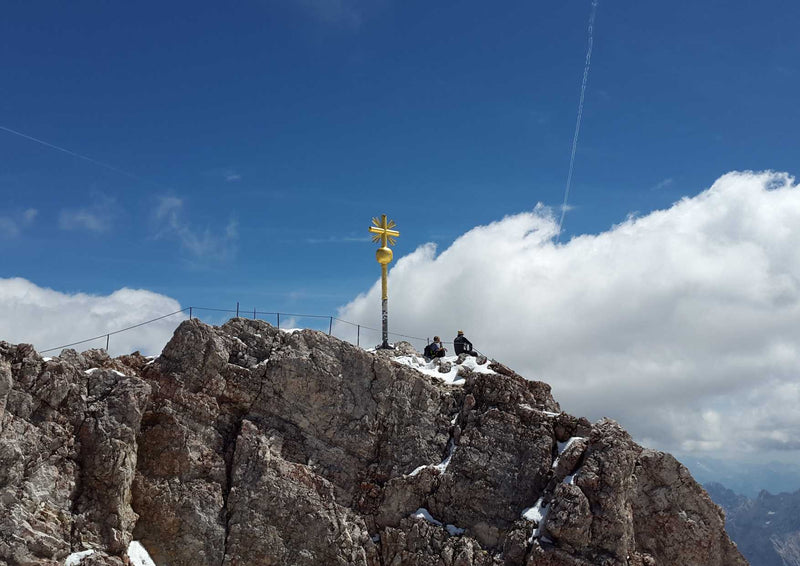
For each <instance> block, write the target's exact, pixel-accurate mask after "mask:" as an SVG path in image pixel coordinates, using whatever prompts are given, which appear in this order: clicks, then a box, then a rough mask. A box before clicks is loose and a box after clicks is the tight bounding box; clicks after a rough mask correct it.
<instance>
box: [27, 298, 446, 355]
mask: <svg viewBox="0 0 800 566" xmlns="http://www.w3.org/2000/svg"><path fill="white" fill-rule="evenodd" d="M184 313H188V315H189V320H191V319H193V318H201V316H198V313H199V314H201V315H202V314H203V313H212V314H210V315H209V316H208V317H202V318H213V317H214V316H215V315H214V314H213V313H218V314H217V315H216V316H217V317H218V316H219V315H223V316H224V315H233V316H235V317H237V318H239V317H243V318H253V319H257V320H264V321H266V322H269V323H271V324H272V323H274V325H275V327H276V328H278V329H281V328H282V329H284V330H288V329H294V328H309V329H312V330H319V331H322V332H326V333H327V334H328V335H330V336H336V337H337V338H341V339H343V340H347V341H348V342H352V343H354V344H355V345H356V346H359V347H361V345H362V344H372V343H375V344H380V342H381V340H382V331H381V329H378V328H374V327H371V326H368V325H364V324H358V323H356V322H351V321H349V320H342V319H340V318H337V317H335V316H330V315H319V314H298V313H283V312H278V311H260V310H258V309H256V308H254V309H252V310H249V309H243V308H240V306H239V303H236V308H235V309H221V308H211V307H194V306H192V307H186V308H183V309H181V310H177V311H175V312H171V313H168V314H165V315H162V316H159V317H156V318H152V319H150V320H145V321H142V322H140V323H137V324H134V325H131V326H127V327H125V328H120V329H118V330H114V331H111V332H106V333H104V334H99V335H97V336H93V337H92V338H86V339H84V340H78V341H76V342H71V343H69V344H63V345H61V346H55V347H53V348H47V349H45V350H40V353H42V354H44V353H47V352H54V351H56V350H62V349H64V348H71V347H72V346H78V345H80V344H87V343H89V342H94V341H97V340H102V339H105V342H106V344H105V349H106V351H108V347H109V345H110V341H111V337H112V336H114V335H115V334H120V333H123V332H127V331H129V330H133V329H135V328H139V327H142V326H145V325H148V324H152V323H154V322H157V321H159V320H163V319H165V318H169V317H172V316H177V315H180V314H184ZM389 337H390V338H392V337H393V338H396V339H399V340H405V341H408V342H411V343H412V345H414V346H422V347H424V346H425V345H427V344H430V342H431V339H430V337H426V338H422V337H420V336H410V335H408V334H401V333H398V332H389ZM445 343H446V344H452V342H445ZM421 349H422V348H420V350H421Z"/></svg>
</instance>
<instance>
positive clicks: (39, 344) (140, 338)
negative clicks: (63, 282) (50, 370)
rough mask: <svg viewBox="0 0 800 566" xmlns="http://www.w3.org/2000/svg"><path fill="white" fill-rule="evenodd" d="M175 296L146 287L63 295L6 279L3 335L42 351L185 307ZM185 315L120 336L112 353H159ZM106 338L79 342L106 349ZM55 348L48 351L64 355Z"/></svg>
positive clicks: (1, 295) (0, 298)
mask: <svg viewBox="0 0 800 566" xmlns="http://www.w3.org/2000/svg"><path fill="white" fill-rule="evenodd" d="M180 309H181V306H180V304H179V303H178V301H176V300H175V299H172V298H170V297H167V296H165V295H159V294H158V293H153V292H151V291H145V290H141V289H127V288H123V289H119V290H117V291H114V292H113V293H111V294H110V295H105V296H103V295H87V294H85V293H74V294H69V293H61V292H58V291H54V290H52V289H47V288H44V287H39V286H38V285H36V284H34V283H31V282H30V281H28V280H26V279H22V278H13V279H0V313H2V315H0V337H1V338H0V339H2V340H5V341H7V342H12V343H22V342H25V343H29V344H33V345H34V346H35V347H36V349H37V350H39V351H41V350H43V349H48V348H53V347H56V346H61V345H64V344H69V343H72V342H77V341H79V340H83V339H85V338H92V337H94V336H99V335H101V334H105V333H109V332H114V331H116V330H120V329H122V328H126V327H128V326H132V325H135V324H138V323H140V322H144V321H146V320H150V319H153V318H157V317H159V316H162V315H165V314H168V313H171V312H174V311H177V310H180ZM186 318H188V317H187V316H186V315H185V314H177V315H175V316H171V317H168V318H165V319H162V320H159V321H156V322H153V323H152V324H147V325H145V326H142V327H140V328H136V329H133V330H129V331H127V332H122V333H120V334H114V335H112V336H111V337H110V340H109V350H110V353H111V354H112V355H120V354H129V353H131V352H133V351H135V350H139V351H141V352H142V353H143V354H147V355H154V354H159V353H161V349H162V348H163V347H164V345H165V344H166V343H167V341H168V340H169V339H170V337H171V336H172V332H173V331H174V330H175V327H176V326H177V325H178V324H179V323H180V322H181V321H182V320H184V319H186ZM105 345H106V340H105V337H103V338H101V339H99V340H96V341H93V342H89V343H85V344H80V345H78V346H74V348H75V349H77V350H78V351H83V350H87V349H89V348H105ZM58 353H59V352H57V351H56V352H51V353H49V354H44V355H50V356H54V355H58Z"/></svg>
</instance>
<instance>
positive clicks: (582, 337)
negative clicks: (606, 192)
mask: <svg viewBox="0 0 800 566" xmlns="http://www.w3.org/2000/svg"><path fill="white" fill-rule="evenodd" d="M555 231H556V222H555V220H554V218H553V216H552V211H549V210H548V209H546V208H544V207H542V206H541V205H540V206H538V207H537V208H536V209H535V210H534V211H532V212H527V213H522V214H517V215H515V216H509V217H506V218H504V219H502V220H500V221H498V222H495V223H493V224H490V225H488V226H480V227H477V228H474V229H473V230H470V231H469V232H467V233H466V234H464V235H462V236H461V237H460V238H458V239H457V240H456V241H455V242H454V243H453V244H452V245H451V246H450V247H449V248H448V249H446V250H444V251H443V252H442V253H440V254H438V255H437V253H436V248H435V246H434V245H433V244H428V245H425V246H422V247H420V248H419V249H417V250H416V251H415V252H413V253H412V254H410V255H408V256H406V257H403V258H401V259H400V260H399V261H397V262H396V264H395V265H394V267H393V268H392V269H391V271H390V277H389V305H390V308H389V316H390V329H393V330H396V331H397V332H402V333H405V334H410V335H415V336H431V335H433V334H439V335H441V336H443V337H446V338H449V339H452V337H453V336H455V333H456V330H457V329H459V328H462V329H464V330H465V332H466V334H467V336H468V337H469V338H470V339H471V340H472V341H473V342H474V343H475V346H476V347H477V348H478V349H479V350H482V351H485V352H487V353H488V354H489V355H490V356H492V357H494V358H496V359H498V360H501V361H504V362H506V363H508V364H509V365H510V366H511V367H514V368H515V369H517V371H519V372H520V373H521V374H523V375H525V376H526V377H529V378H532V379H541V380H543V381H546V382H548V383H550V384H551V385H552V386H553V391H554V395H555V396H556V399H557V400H558V401H559V402H560V403H561V404H562V407H563V408H564V409H565V410H567V411H569V412H571V413H573V414H578V415H586V416H588V417H589V418H592V419H595V418H599V417H601V416H610V417H613V418H616V419H617V420H619V421H620V422H622V423H623V425H625V426H626V427H627V428H628V430H630V431H631V432H632V434H634V436H635V437H636V438H637V439H639V440H646V441H647V442H649V443H652V444H654V445H655V446H656V447H658V448H662V449H667V450H671V451H679V452H683V453H695V454H706V455H715V456H717V457H733V456H737V455H738V456H743V455H745V454H751V455H752V454H753V453H758V452H760V451H767V450H769V451H773V452H774V451H776V450H777V451H784V452H786V451H800V442H798V440H797V437H798V434H797V433H798V430H800V386H798V377H797V376H798V371H800V370H798V368H800V331H798V329H800V188H798V187H797V186H795V185H794V180H793V179H792V178H790V177H788V176H787V175H785V174H777V173H771V172H768V173H751V172H747V173H730V174H727V175H725V176H723V177H721V178H720V179H719V180H717V182H715V183H714V185H713V186H712V187H711V188H710V189H708V190H707V191H705V192H703V193H701V194H699V195H697V196H695V197H693V198H684V199H682V200H681V201H679V202H677V203H675V204H674V205H673V206H672V207H671V208H669V209H667V210H660V211H656V212H652V213H650V214H647V215H645V216H641V217H631V218H629V219H627V220H626V221H625V222H623V223H621V224H619V225H617V226H614V227H613V228H611V229H610V230H608V231H607V232H604V233H601V234H597V235H585V236H580V237H576V238H574V239H572V240H571V241H569V242H567V243H562V244H554V243H553V238H554V236H555ZM339 317H340V318H342V319H344V320H348V321H353V322H358V323H361V324H368V325H371V326H375V327H380V318H379V317H380V285H379V283H377V282H376V284H375V285H374V286H373V287H372V288H371V289H370V290H369V291H368V292H367V293H366V294H363V295H360V296H358V297H357V298H356V299H354V300H353V301H352V302H351V303H350V304H348V305H346V306H344V307H343V308H342V309H340V312H339ZM346 330H347V327H345V326H342V327H341V328H338V329H337V332H338V334H342V333H344V332H345V331H346ZM418 347H421V346H420V345H418ZM797 453H798V454H800V452H797Z"/></svg>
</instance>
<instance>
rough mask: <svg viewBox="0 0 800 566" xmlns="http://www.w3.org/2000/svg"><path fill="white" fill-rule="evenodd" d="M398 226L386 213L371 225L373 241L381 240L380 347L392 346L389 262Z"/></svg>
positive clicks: (378, 255) (379, 252)
mask: <svg viewBox="0 0 800 566" xmlns="http://www.w3.org/2000/svg"><path fill="white" fill-rule="evenodd" d="M395 226H397V225H396V224H395V223H394V220H387V219H386V215H385V214H381V219H380V220H378V219H377V218H373V219H372V226H370V227H369V231H370V233H371V234H372V235H373V236H372V241H373V242H375V243H378V242H380V244H381V247H379V248H378V249H377V251H376V252H375V259H377V260H378V263H380V264H381V319H382V320H381V326H382V328H381V330H382V334H383V343H382V344H381V345H380V346H378V347H379V348H392V346H391V345H390V344H389V340H388V339H389V282H388V279H389V277H388V272H389V263H390V262H391V261H392V256H393V255H394V254H393V253H392V248H390V247H389V246H393V245H394V244H395V240H394V239H395V238H396V237H397V236H399V235H400V232H398V231H397V230H392V228H394V227H395Z"/></svg>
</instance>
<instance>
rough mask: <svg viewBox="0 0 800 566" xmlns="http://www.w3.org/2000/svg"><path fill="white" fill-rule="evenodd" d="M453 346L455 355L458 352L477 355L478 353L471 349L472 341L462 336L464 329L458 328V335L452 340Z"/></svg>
mask: <svg viewBox="0 0 800 566" xmlns="http://www.w3.org/2000/svg"><path fill="white" fill-rule="evenodd" d="M453 348H455V351H456V356H458V355H459V354H467V355H468V356H475V357H477V356H478V353H477V352H476V351H474V350H473V349H472V342H470V341H469V340H467V337H466V336H464V331H463V330H459V331H458V336H456V337H455V339H454V340H453Z"/></svg>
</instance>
